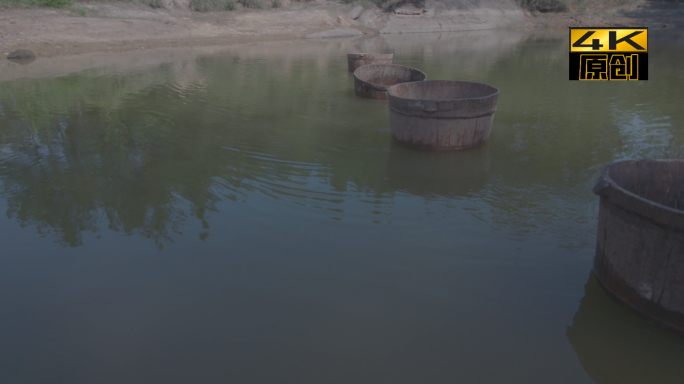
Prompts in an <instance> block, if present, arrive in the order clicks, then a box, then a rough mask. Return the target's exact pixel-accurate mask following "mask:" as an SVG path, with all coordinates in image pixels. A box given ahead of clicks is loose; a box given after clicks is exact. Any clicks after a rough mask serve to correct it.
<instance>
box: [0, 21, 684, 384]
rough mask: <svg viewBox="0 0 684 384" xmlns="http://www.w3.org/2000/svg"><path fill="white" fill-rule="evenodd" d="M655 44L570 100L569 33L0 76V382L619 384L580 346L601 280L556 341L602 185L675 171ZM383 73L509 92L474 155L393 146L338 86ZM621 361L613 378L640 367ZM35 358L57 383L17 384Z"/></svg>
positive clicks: (464, 36)
mask: <svg viewBox="0 0 684 384" xmlns="http://www.w3.org/2000/svg"><path fill="white" fill-rule="evenodd" d="M652 37H653V38H652V41H650V44H651V46H652V47H654V49H653V50H652V51H651V55H650V57H649V60H650V64H651V68H653V71H652V73H651V75H650V78H651V79H652V80H649V81H648V82H639V83H600V84H599V83H592V84H586V83H578V82H569V81H568V80H567V41H566V38H567V33H565V32H563V31H561V32H560V33H558V34H555V33H550V32H546V31H545V32H542V33H535V32H530V31H513V32H509V31H505V32H502V31H480V32H464V33H457V34H448V35H431V34H420V35H390V36H376V37H372V38H361V39H356V40H351V41H343V42H322V41H317V42H297V41H295V42H288V43H284V42H277V43H264V44H253V45H245V46H240V47H234V48H227V49H213V50H211V51H210V52H199V53H198V52H194V53H193V52H190V53H187V52H186V53H181V52H179V51H174V52H175V53H173V54H170V53H168V52H167V53H164V54H161V53H160V54H158V55H157V56H155V55H156V54H155V53H141V54H140V56H131V58H133V57H135V58H136V60H132V59H131V58H128V59H124V58H120V59H117V60H118V61H117V60H114V59H113V61H112V62H111V63H102V66H99V67H97V68H91V69H83V68H82V67H78V68H79V71H78V72H76V73H73V74H68V75H65V74H64V73H67V72H68V68H70V67H69V64H68V63H67V62H66V61H60V62H59V63H60V65H58V66H55V68H58V69H59V70H58V71H57V69H55V71H57V72H59V73H55V72H51V70H50V69H49V68H50V66H49V65H48V64H46V63H42V62H41V61H40V60H38V61H36V62H35V63H33V64H32V65H31V66H27V67H22V68H14V67H12V68H3V72H2V74H0V79H5V80H6V81H4V82H1V83H0V197H1V199H0V205H2V207H3V208H4V210H5V212H6V218H4V219H2V220H0V227H1V230H0V233H1V236H2V238H1V240H2V242H3V245H4V248H3V251H4V253H3V255H2V256H1V257H0V302H1V303H3V304H5V305H6V307H7V308H12V311H13V313H14V315H13V316H9V317H4V318H0V340H5V341H4V342H3V343H2V344H4V345H9V346H10V347H11V348H15V349H16V350H17V351H19V352H17V353H14V354H10V353H6V352H3V351H2V348H0V372H3V371H4V372H12V373H11V375H10V374H8V375H10V376H9V378H10V379H12V380H14V381H17V382H31V381H35V382H39V381H41V380H43V381H44V379H45V377H52V376H53V374H56V373H55V372H57V373H59V374H58V375H57V376H59V377H60V378H62V379H63V380H65V381H68V382H87V381H88V380H91V381H92V380H94V378H96V377H101V376H102V375H104V372H113V371H117V372H121V375H123V376H117V377H118V378H119V379H120V380H119V381H118V382H124V381H126V382H135V380H130V378H131V377H142V376H140V375H143V374H142V373H140V372H147V373H149V372H155V371H158V370H162V369H164V368H163V367H165V366H168V364H165V363H164V361H166V360H164V361H162V360H163V359H162V360H159V361H155V363H154V364H152V366H153V367H155V368H149V369H148V370H146V369H145V368H140V367H138V368H135V369H134V368H133V367H135V364H134V363H133V362H132V360H130V359H128V358H127V356H143V357H144V356H148V357H149V356H155V357H159V356H166V358H167V359H168V361H172V362H173V364H172V365H173V369H171V370H169V371H166V373H167V374H168V376H164V375H156V376H155V375H154V374H151V375H152V376H150V377H154V378H156V379H159V380H156V381H165V382H178V380H181V379H179V378H183V377H186V378H187V377H191V376H192V375H190V376H183V375H187V374H188V372H197V371H202V372H205V373H206V375H207V376H206V377H209V378H214V379H215V378H221V379H225V378H226V377H233V378H239V379H240V380H238V381H237V382H249V381H250V379H249V377H251V376H250V375H251V374H252V373H253V372H254V371H255V370H257V368H256V367H257V366H262V367H263V366H269V367H273V370H272V371H263V370H262V371H260V372H262V373H260V375H259V378H260V380H262V381H264V382H266V381H270V382H274V381H280V382H297V383H301V382H330V380H328V379H329V378H330V376H331V375H332V374H330V372H340V375H339V377H340V379H339V380H341V381H340V382H350V381H354V382H378V381H388V382H389V381H391V382H416V381H426V379H425V378H426V377H427V378H429V379H430V380H428V381H431V382H435V383H436V382H454V378H456V379H461V380H462V381H467V382H471V383H476V382H503V381H506V382H520V383H529V382H557V383H561V382H568V383H580V382H591V381H592V378H593V379H594V380H596V381H597V382H600V383H603V382H615V381H610V380H614V379H613V376H610V375H613V374H612V373H610V372H609V371H608V368H606V370H605V371H601V370H600V369H599V368H593V367H596V366H600V365H601V357H600V356H598V355H592V354H588V353H587V352H586V351H587V348H588V347H579V345H587V344H588V343H589V344H590V343H593V341H592V342H590V341H588V340H590V338H587V337H586V336H582V335H584V334H585V333H586V332H585V331H584V330H583V329H585V328H586V327H585V326H583V325H582V324H585V323H587V322H588V321H587V320H582V319H584V318H585V317H587V318H588V317H591V316H599V317H601V316H604V315H602V314H598V315H595V314H591V311H589V313H590V314H589V315H586V314H585V313H587V310H586V309H585V307H586V305H587V303H588V302H591V300H593V299H590V293H591V292H590V290H589V287H590V285H591V282H590V284H588V285H587V293H586V298H585V299H584V300H583V301H582V304H581V306H580V310H579V312H577V316H576V317H575V322H574V324H573V325H572V326H571V327H570V329H569V331H568V338H569V339H570V344H568V339H567V338H566V337H565V333H564V329H565V328H566V327H567V326H568V324H570V323H571V322H572V317H573V315H574V314H575V312H576V311H577V305H578V302H579V300H580V299H581V297H582V295H583V293H582V285H583V284H584V283H585V281H586V272H587V271H588V270H589V269H590V268H591V260H592V258H593V252H594V245H595V231H596V227H595V222H596V215H597V209H598V204H597V201H596V197H595V196H594V195H593V194H592V192H591V188H592V186H593V183H594V181H595V179H596V177H597V176H598V174H599V173H600V171H601V170H602V169H603V167H605V166H606V165H607V164H609V163H612V162H614V161H617V160H622V159H625V158H641V157H660V158H663V157H664V158H681V156H682V154H684V131H683V130H682V129H681V127H682V126H684V112H683V111H682V109H681V105H680V103H679V100H681V99H682V96H683V95H682V89H684V87H683V85H684V77H683V76H682V74H681V70H680V66H679V63H680V62H681V61H682V60H684V50H682V49H681V40H679V41H678V40H677V39H671V38H669V37H668V36H665V37H663V38H659V37H658V34H657V33H653V36H652ZM373 50H377V51H391V52H395V62H396V63H397V64H403V65H411V66H414V67H417V68H420V69H421V70H423V71H425V72H426V73H427V75H428V77H429V78H430V79H461V80H472V81H480V82H485V83H490V84H493V85H496V86H497V87H499V88H500V89H501V97H500V100H499V109H498V111H497V116H496V119H495V123H494V127H493V132H492V136H491V140H490V142H489V143H488V144H487V145H486V146H483V147H481V148H477V149H472V150H467V151H460V152H453V153H450V152H439V153H435V152H423V151H415V150H411V149H408V148H403V147H401V146H398V145H396V144H393V143H392V142H391V139H390V132H389V122H388V112H387V107H386V103H385V102H378V101H368V100H363V99H358V98H355V97H354V93H353V87H352V77H351V75H350V74H349V73H348V72H347V71H346V61H345V57H346V56H345V55H346V53H347V52H351V51H373ZM131 55H135V54H131ZM58 60H63V59H58ZM64 60H66V59H64ZM93 60H94V59H93ZM126 62H131V63H132V64H131V66H130V67H126V65H125V63H126ZM74 65H77V66H79V65H82V63H76V64H74ZM32 68H33V69H32ZM5 69H7V71H5ZM32 70H33V71H35V73H32V72H31V71H32ZM55 74H57V75H59V76H53V75H55ZM32 76H36V77H37V78H32ZM41 76H42V78H41ZM53 241H54V242H57V243H58V244H60V245H61V247H60V246H55V244H53V243H52V242H53ZM150 246H152V247H154V249H156V250H157V251H154V252H151V250H150V249H149V247H150ZM26 254H29V255H30V257H24V256H25V255H26ZM48 255H50V256H53V255H61V256H62V257H53V258H50V257H48ZM189 255H198V256H201V258H191V257H189ZM41 268H44V269H41ZM179 282H182V284H181V283H179ZM594 293H596V292H594ZM611 313H612V314H611V315H610V316H614V317H616V318H619V319H620V320H619V321H624V322H628V323H629V322H631V321H632V320H630V319H631V317H633V316H632V314H630V313H626V312H619V311H614V312H611ZM113 314H116V316H114V315H113ZM236 314H237V315H236ZM112 319H117V320H116V321H115V320H112ZM169 319H171V320H169ZM597 321H599V320H597ZM611 321H612V320H611ZM615 321H616V322H617V321H618V320H615ZM589 323H591V321H589ZM141 324H143V325H144V326H145V327H147V328H145V329H146V330H141V328H140V327H142V326H143V325H141ZM153 324H158V325H159V326H158V327H156V326H154V325H153ZM592 324H593V323H592ZM594 325H595V326H597V327H598V326H599V325H598V324H594ZM594 325H592V326H594ZM81 329H84V331H83V333H79V332H80V331H79V330H81ZM105 329H113V330H116V332H117V334H121V335H123V336H122V338H121V339H118V338H112V337H110V336H111V334H110V333H108V332H107V331H104V330H105ZM193 332H196V333H193ZM626 332H629V333H634V335H635V336H634V337H639V338H641V339H640V340H641V341H639V343H643V345H646V344H648V345H649V347H648V348H652V349H653V350H657V351H660V352H658V353H662V351H667V350H668V348H674V349H676V348H680V350H681V349H684V340H682V339H681V338H677V337H674V336H668V337H667V339H668V340H669V341H668V342H669V343H671V344H668V345H670V346H669V347H667V346H664V345H665V344H663V343H662V342H661V341H659V340H660V339H658V338H659V337H660V336H648V335H646V334H640V333H638V332H636V331H631V330H630V331H626ZM578 334H579V335H580V336H575V335H578ZM70 335H71V336H70ZM654 335H656V334H655V333H654ZM89 340H90V341H89ZM93 340H96V341H97V342H95V341H93ZM125 340H128V342H130V343H129V344H126V342H124V341H125ZM138 340H141V341H140V342H137V341H138ZM163 340H166V341H168V343H169V344H168V345H169V346H168V348H167V349H164V348H162V347H161V345H162V344H163V345H166V344H164V343H163V342H162V341H163ZM217 340H218V341H217ZM576 340H580V341H576ZM27 343H28V344H27ZM122 343H123V344H122ZM145 343H147V344H145ZM96 344H97V345H96ZM142 344H144V345H142ZM25 345H31V346H32V348H33V349H31V348H28V347H23V346H25ZM187 345H194V346H196V345H200V346H201V345H204V346H205V347H204V348H203V347H197V349H193V351H194V352H193V353H195V354H194V355H192V356H188V355H186V354H185V352H184V351H187ZM590 345H591V344H590ZM605 345H609V343H607V344H605ZM610 345H612V344H610ZM639 345H642V344H639ZM63 346H64V347H63ZM62 347H63V350H61V349H60V348H62ZM573 347H574V351H573ZM41 348H43V349H41ZM146 348H147V349H146ZM160 348H161V349H160ZM610 348H613V347H612V346H610ZM620 348H623V349H625V350H627V352H626V353H627V354H626V355H625V356H627V357H625V359H622V358H616V359H615V360H612V362H613V363H615V364H616V366H619V365H620V364H624V363H625V362H626V361H627V360H626V359H628V357H629V356H632V355H629V353H637V352H638V349H639V348H641V347H636V346H635V347H630V345H629V344H626V345H624V346H623V347H620ZM630 348H631V349H630ZM644 348H646V347H644ZM36 349H40V350H41V351H43V352H41V353H42V354H38V355H36V353H37V352H32V351H34V350H36ZM589 349H590V348H589ZM84 350H86V351H88V353H89V355H88V356H89V358H90V360H87V359H86V360H82V363H80V364H79V363H74V361H81V360H79V359H80V358H81V357H82V355H83V351H84ZM58 351H59V352H58ZM114 351H118V352H114ZM240 351H245V353H244V354H241V353H240ZM285 351H289V352H285ZM575 352H576V354H575ZM607 353H610V351H608V352H607ZM654 353H656V352H654ZM112 354H114V355H115V356H113V355H112ZM285 355H287V356H288V357H287V358H285V357H283V356H285ZM36 356H37V357H36ZM193 356H194V357H193ZM217 356H218V357H217ZM577 357H579V361H577ZM36 359H38V360H39V361H41V362H44V361H53V360H54V361H60V362H61V364H62V365H60V367H71V366H72V365H73V369H71V368H70V369H66V368H56V366H55V368H54V369H53V370H50V369H48V370H45V371H40V372H38V371H32V370H31V368H30V367H31V364H30V362H31V361H34V360H36ZM131 359H133V358H132V357H131ZM221 359H232V360H233V361H238V362H239V363H236V365H233V366H230V367H229V368H227V367H226V366H225V365H224V364H222V363H221V361H222V360H221ZM3 361H6V362H8V363H4V364H8V366H11V367H13V368H12V370H7V369H5V368H6V367H4V366H3V365H2V364H3ZM311 361H314V362H315V365H316V366H317V367H321V368H320V369H317V370H310V369H308V368H307V367H309V366H310V365H311V364H308V363H307V362H311ZM580 363H581V364H580ZM70 364H71V365H70ZM611 364H612V363H611ZM288 367H289V368H288ZM492 367H496V368H497V369H492ZM582 367H584V369H586V372H585V370H584V369H582ZM606 367H608V366H606ZM630 367H631V369H632V370H633V371H634V372H633V374H631V376H630V377H647V376H648V375H649V372H652V371H653V370H654V369H656V368H657V367H659V366H658V365H657V364H656V363H653V362H652V361H651V360H648V359H645V360H642V364H641V365H638V364H636V363H635V364H630ZM597 369H598V371H597ZM663 370H664V371H667V372H670V373H672V374H673V375H675V376H676V375H678V374H680V373H678V371H676V370H674V368H669V367H664V368H663ZM637 371H638V372H637ZM30 372H33V373H30ZM135 372H137V374H136V373H135ZM283 372H287V374H286V375H285V376H282V374H283ZM303 372H304V373H303ZM596 372H599V373H596ZM41 375H44V376H41ZM126 375H128V376H126ZM426 375H427V376H426ZM587 375H588V376H587ZM143 376H144V375H143ZM162 376H163V379H164V380H161V378H162ZM76 377H81V379H76ZM283 377H287V379H284V380H277V378H283ZM590 377H591V378H590ZM602 377H608V378H607V379H605V380H604V379H602ZM672 377H674V376H672ZM345 378H346V379H345ZM359 378H361V379H359ZM618 378H619V376H618ZM2 379H3V377H2V376H0V381H2V382H5V381H6V380H2ZM12 380H10V381H9V382H12ZM79 380H81V381H79ZM602 380H603V381H602ZM606 380H607V381H606ZM615 380H618V379H615ZM152 381H155V380H152ZM181 381H182V380H181ZM456 381H459V380H456ZM251 382H253V380H251ZM617 382H619V381H617Z"/></svg>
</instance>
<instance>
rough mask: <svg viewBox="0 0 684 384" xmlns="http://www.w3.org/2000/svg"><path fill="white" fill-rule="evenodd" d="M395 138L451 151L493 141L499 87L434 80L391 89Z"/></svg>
mask: <svg viewBox="0 0 684 384" xmlns="http://www.w3.org/2000/svg"><path fill="white" fill-rule="evenodd" d="M387 94H388V96H389V109H390V129H391V132H392V140H394V141H395V142H397V143H399V144H402V145H405V146H408V147H413V148H420V149H432V150H451V149H464V148H471V147H478V146H480V145H483V144H485V143H486V142H487V141H489V135H490V133H491V130H492V122H493V121H494V112H496V103H497V101H498V100H499V89H498V88H496V87H493V86H491V85H487V84H482V83H475V82H471V81H450V80H432V81H419V82H413V83H403V84H397V85H394V86H392V87H390V88H389V89H388V90H387Z"/></svg>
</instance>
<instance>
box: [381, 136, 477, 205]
mask: <svg viewBox="0 0 684 384" xmlns="http://www.w3.org/2000/svg"><path fill="white" fill-rule="evenodd" d="M488 180H489V146H487V145H485V146H482V147H480V148H474V149H473V150H469V151H454V152H451V151H448V152H444V151H417V150H414V149H411V148H406V147H403V146H400V145H398V144H393V145H392V146H391V148H390V155H389V160H388V165H387V182H388V184H389V185H390V186H392V187H394V188H396V189H397V190H398V191H404V192H408V193H410V194H412V195H416V196H426V197H429V196H443V197H457V196H466V197H467V196H470V195H477V194H479V193H480V192H482V190H483V189H484V187H485V186H486V185H487V181H488Z"/></svg>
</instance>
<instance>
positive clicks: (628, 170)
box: [594, 160, 684, 332]
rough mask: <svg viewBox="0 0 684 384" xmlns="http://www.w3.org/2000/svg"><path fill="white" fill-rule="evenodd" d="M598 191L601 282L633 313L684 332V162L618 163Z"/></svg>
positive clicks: (606, 173) (596, 263) (597, 258)
mask: <svg viewBox="0 0 684 384" xmlns="http://www.w3.org/2000/svg"><path fill="white" fill-rule="evenodd" d="M594 193H595V194H597V195H599V196H600V197H601V201H600V205H599V223H598V239H597V245H596V256H595V258H594V268H595V271H596V276H597V278H598V279H599V281H600V282H601V284H602V285H603V286H604V287H605V288H606V289H607V290H608V291H609V292H611V293H612V294H613V295H614V296H616V297H617V298H618V299H619V300H621V301H622V302H624V303H626V304H627V305H629V306H631V307H632V308H633V309H636V310H638V311H639V312H641V313H642V314H645V315H647V316H648V317H650V318H651V319H653V320H655V321H656V322H658V323H660V324H662V325H665V326H668V327H671V328H674V329H676V330H678V331H680V332H684V160H639V161H623V162H618V163H615V164H613V165H611V166H609V167H607V168H606V169H605V170H604V171H603V174H602V175H601V177H600V178H599V180H598V181H597V183H596V186H595V187H594Z"/></svg>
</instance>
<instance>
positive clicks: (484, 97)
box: [387, 80, 501, 102]
mask: <svg viewBox="0 0 684 384" xmlns="http://www.w3.org/2000/svg"><path fill="white" fill-rule="evenodd" d="M437 82H446V83H471V84H480V85H485V86H487V87H490V88H494V89H495V90H496V92H494V93H490V94H489V95H486V96H481V97H462V98H460V99H430V98H425V99H422V98H421V99H419V98H412V97H401V96H397V95H394V94H392V89H391V88H392V87H395V86H397V85H402V84H404V83H402V84H395V85H393V86H392V87H390V88H389V89H388V90H387V92H388V93H389V94H390V95H391V96H392V97H394V98H397V99H402V100H431V101H437V102H439V101H459V100H482V99H487V98H490V97H494V96H496V95H498V94H500V93H501V90H500V89H499V88H497V87H495V86H493V85H489V84H485V83H480V82H477V81H465V80H426V81H423V82H422V83H437Z"/></svg>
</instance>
